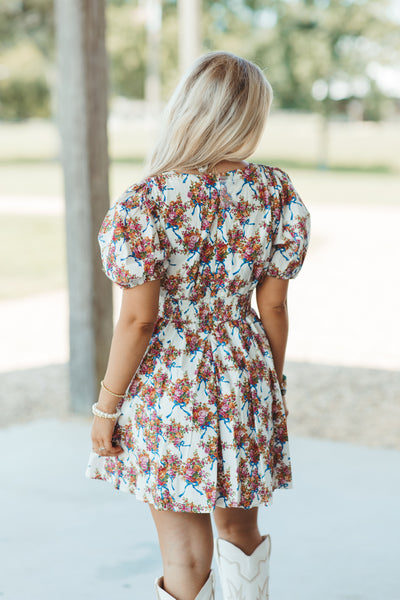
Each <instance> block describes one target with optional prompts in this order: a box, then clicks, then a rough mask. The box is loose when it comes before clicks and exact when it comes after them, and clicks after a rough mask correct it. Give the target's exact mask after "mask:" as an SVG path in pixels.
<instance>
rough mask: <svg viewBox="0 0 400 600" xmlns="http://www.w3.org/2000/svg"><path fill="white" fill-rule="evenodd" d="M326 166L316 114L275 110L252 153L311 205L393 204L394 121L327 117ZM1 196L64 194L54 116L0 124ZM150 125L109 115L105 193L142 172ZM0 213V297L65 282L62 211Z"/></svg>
mask: <svg viewBox="0 0 400 600" xmlns="http://www.w3.org/2000/svg"><path fill="white" fill-rule="evenodd" d="M329 129H330V134H329V141H330V144H329V161H330V168H329V169H317V168H316V166H317V164H318V151H317V150H318V143H319V142H318V131H319V119H318V117H317V116H316V115H299V114H297V115H296V114H293V113H275V114H273V115H271V118H270V121H269V123H268V125H267V129H266V132H265V135H264V137H263V139H262V140H261V143H260V145H259V149H258V152H257V154H256V155H255V156H254V157H252V158H251V159H250V160H252V161H253V162H260V163H265V164H270V165H276V166H279V167H281V168H283V169H284V170H287V171H288V173H289V175H290V177H291V178H292V180H293V182H294V184H295V187H296V188H297V190H298V191H299V193H300V195H301V196H302V198H303V199H304V201H305V203H306V205H307V207H308V208H309V209H310V210H311V212H312V208H313V206H316V205H318V204H322V203H327V204H334V205H335V204H336V205H343V207H344V209H343V210H344V212H343V214H344V218H345V207H346V206H347V205H350V204H359V205H360V207H362V206H363V205H376V206H377V207H379V206H384V205H393V204H396V205H398V203H399V193H398V190H399V175H398V173H399V171H400V154H399V153H398V152H396V147H397V146H398V139H399V137H400V124H399V123H382V124H376V123H344V122H343V123H340V122H337V123H332V124H330V126H329ZM0 136H1V139H2V144H1V147H0V182H1V183H0V201H1V196H3V197H4V196H7V197H9V198H11V199H12V198H15V201H16V202H17V201H18V197H23V198H25V199H28V200H29V201H30V202H32V206H34V203H35V201H36V200H37V199H40V198H53V197H54V198H55V200H56V199H57V198H61V197H62V196H63V176H62V169H61V165H60V163H59V161H58V160H57V156H58V155H59V139H58V134H57V131H56V128H55V125H54V124H53V123H51V122H43V121H29V122H25V123H18V124H11V123H0ZM153 141H154V131H151V130H150V129H149V126H148V124H146V123H145V122H143V123H142V122H140V121H138V120H136V121H133V120H132V121H131V122H128V123H127V122H124V123H119V124H118V123H115V122H111V123H110V126H109V146H110V154H111V156H112V159H113V160H112V163H111V168H110V198H111V201H113V200H115V199H116V198H117V197H118V196H119V194H120V193H121V192H122V191H123V190H124V189H126V188H127V187H128V186H129V185H131V184H132V183H134V182H135V181H139V180H140V178H141V177H142V175H143V156H144V155H146V153H148V151H149V149H150V148H151V145H152V143H153ZM31 212H32V213H33V214H26V215H20V214H18V215H17V214H0V226H1V231H2V235H1V236H0V252H1V255H2V256H3V257H7V260H6V261H4V260H3V261H2V263H1V266H0V277H1V280H2V286H1V290H0V299H9V298H15V297H19V296H24V295H27V294H33V293H37V292H43V291H49V290H54V289H57V288H61V287H65V286H66V283H67V277H66V258H65V232H64V219H63V217H62V216H61V215H60V216H50V215H39V214H36V215H35V214H34V210H33V211H31Z"/></svg>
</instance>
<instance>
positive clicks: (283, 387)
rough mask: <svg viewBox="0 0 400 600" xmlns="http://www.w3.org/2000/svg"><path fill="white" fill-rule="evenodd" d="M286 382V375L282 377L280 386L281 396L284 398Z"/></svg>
mask: <svg viewBox="0 0 400 600" xmlns="http://www.w3.org/2000/svg"><path fill="white" fill-rule="evenodd" d="M286 381H287V378H286V375H282V386H281V394H282V396H285V394H286Z"/></svg>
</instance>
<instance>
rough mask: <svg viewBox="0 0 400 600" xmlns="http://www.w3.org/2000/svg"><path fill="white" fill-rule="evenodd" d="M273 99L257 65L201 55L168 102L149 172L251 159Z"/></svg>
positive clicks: (230, 56) (231, 57) (217, 54)
mask: <svg viewBox="0 0 400 600" xmlns="http://www.w3.org/2000/svg"><path fill="white" fill-rule="evenodd" d="M271 101H272V89H271V86H270V84H269V82H268V81H267V79H266V78H265V76H264V74H263V72H262V71H261V69H260V68H259V67H258V66H257V65H255V64H253V63H251V62H250V61H247V60H245V59H244V58H241V57H239V56H235V55H234V54H231V53H229V52H211V53H209V54H205V55H203V56H201V57H200V58H199V59H197V60H196V61H195V63H194V64H193V66H192V68H191V69H190V70H189V72H188V73H187V74H186V75H185V76H184V77H183V78H182V80H181V81H180V83H179V84H178V86H177V88H176V90H175V92H174V93H173V95H172V97H171V100H170V101H169V103H168V105H167V109H166V120H165V124H164V127H163V130H162V132H161V135H160V137H159V140H158V143H157V144H156V147H155V149H154V152H153V154H152V156H151V159H150V167H149V171H150V174H151V175H156V174H159V173H162V172H164V171H168V170H171V169H179V170H181V171H182V170H188V171H193V170H196V169H198V168H199V167H200V168H204V167H207V168H209V169H212V168H213V167H214V166H215V165H216V164H217V163H218V162H220V161H221V160H244V159H246V158H247V157H248V156H250V155H251V154H252V153H253V152H254V150H255V148H256V146H257V144H258V142H259V139H260V137H261V134H262V132H263V129H264V126H265V122H266V119H267V116H268V112H269V108H270V105H271Z"/></svg>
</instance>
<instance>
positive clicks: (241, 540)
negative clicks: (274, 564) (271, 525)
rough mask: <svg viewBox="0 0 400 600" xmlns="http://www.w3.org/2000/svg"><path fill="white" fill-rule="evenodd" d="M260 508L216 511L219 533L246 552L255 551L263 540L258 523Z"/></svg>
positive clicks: (218, 509)
mask: <svg viewBox="0 0 400 600" xmlns="http://www.w3.org/2000/svg"><path fill="white" fill-rule="evenodd" d="M257 517H258V508H257V507H256V508H250V509H248V510H246V509H244V508H219V507H217V508H216V509H215V511H214V520H215V524H216V526H217V529H218V535H219V537H220V538H222V539H223V540H226V541H228V542H230V543H231V544H234V545H235V546H237V547H238V548H240V550H242V552H244V553H245V554H248V555H249V556H250V554H252V553H253V551H254V550H255V549H256V548H257V546H259V545H260V544H261V542H262V539H263V538H262V537H261V534H260V531H259V529H258V523H257Z"/></svg>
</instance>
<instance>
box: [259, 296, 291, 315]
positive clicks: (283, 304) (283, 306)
mask: <svg viewBox="0 0 400 600" xmlns="http://www.w3.org/2000/svg"><path fill="white" fill-rule="evenodd" d="M261 311H262V312H272V313H285V312H287V300H286V299H285V300H280V301H279V302H276V303H271V304H268V305H266V306H265V305H264V306H263V307H262V308H261Z"/></svg>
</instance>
